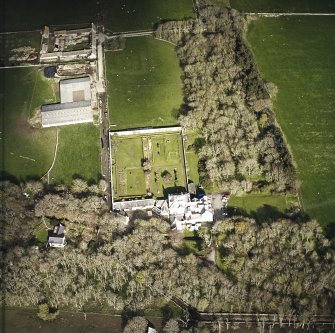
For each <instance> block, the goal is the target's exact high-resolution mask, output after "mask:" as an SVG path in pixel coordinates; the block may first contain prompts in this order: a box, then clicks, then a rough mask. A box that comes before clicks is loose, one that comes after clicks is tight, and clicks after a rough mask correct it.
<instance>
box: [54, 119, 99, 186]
mask: <svg viewBox="0 0 335 333" xmlns="http://www.w3.org/2000/svg"><path fill="white" fill-rule="evenodd" d="M99 138H100V137H99V128H98V127H96V126H94V125H93V124H78V125H70V126H63V127H59V146H58V153H57V158H56V162H55V165H54V167H53V169H52V170H51V172H50V181H51V182H52V183H53V182H56V183H59V182H61V183H65V184H70V183H71V182H72V180H73V179H74V178H78V177H79V178H82V179H85V180H86V181H88V182H89V183H96V182H97V181H98V180H99V179H100V176H101V159H100V140H99Z"/></svg>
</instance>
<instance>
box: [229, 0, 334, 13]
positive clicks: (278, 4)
mask: <svg viewBox="0 0 335 333" xmlns="http://www.w3.org/2000/svg"><path fill="white" fill-rule="evenodd" d="M230 5H231V7H232V8H236V9H238V10H241V11H243V12H308V13H313V12H314V13H335V2H334V0H319V1H315V0H280V1H279V0H230Z"/></svg>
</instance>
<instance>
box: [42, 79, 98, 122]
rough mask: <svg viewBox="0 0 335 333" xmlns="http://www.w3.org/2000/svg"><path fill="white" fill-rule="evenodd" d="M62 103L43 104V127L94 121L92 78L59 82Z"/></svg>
mask: <svg viewBox="0 0 335 333" xmlns="http://www.w3.org/2000/svg"><path fill="white" fill-rule="evenodd" d="M59 88H60V100H61V102H60V103H57V104H47V105H42V106H41V114H42V127H51V126H63V125H69V124H80V123H90V122H93V112H92V107H91V84H90V78H89V77H88V76H87V77H83V78H78V79H67V80H61V81H60V82H59Z"/></svg>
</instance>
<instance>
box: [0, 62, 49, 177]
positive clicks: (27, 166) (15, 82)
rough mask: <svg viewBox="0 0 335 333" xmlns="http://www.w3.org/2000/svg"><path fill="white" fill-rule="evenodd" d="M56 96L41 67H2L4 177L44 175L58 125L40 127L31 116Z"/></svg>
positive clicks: (0, 125)
mask: <svg viewBox="0 0 335 333" xmlns="http://www.w3.org/2000/svg"><path fill="white" fill-rule="evenodd" d="M53 100H54V97H53V90H52V87H51V85H50V82H49V81H48V80H47V79H45V78H44V77H43V74H42V72H41V71H40V70H38V69H36V68H29V69H28V68H15V69H14V68H13V69H2V70H0V114H1V120H0V128H1V129H0V132H1V133H0V139H1V147H0V155H1V160H2V163H1V172H2V178H7V179H13V180H17V181H25V180H27V179H30V178H40V177H41V176H42V175H43V174H44V173H45V172H46V171H47V169H48V168H49V166H50V165H51V162H52V158H53V151H54V147H55V143H56V129H55V128H49V129H36V128H33V127H31V126H30V125H29V123H28V121H27V120H28V118H29V116H30V115H32V114H33V113H34V110H36V109H37V108H39V107H40V105H41V104H43V103H50V102H53Z"/></svg>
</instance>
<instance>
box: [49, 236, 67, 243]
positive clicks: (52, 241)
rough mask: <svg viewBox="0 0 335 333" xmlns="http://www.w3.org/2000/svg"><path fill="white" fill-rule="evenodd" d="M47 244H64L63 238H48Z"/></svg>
mask: <svg viewBox="0 0 335 333" xmlns="http://www.w3.org/2000/svg"><path fill="white" fill-rule="evenodd" d="M48 242H49V243H53V244H63V243H64V236H63V237H52V236H51V237H49V240H48Z"/></svg>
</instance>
